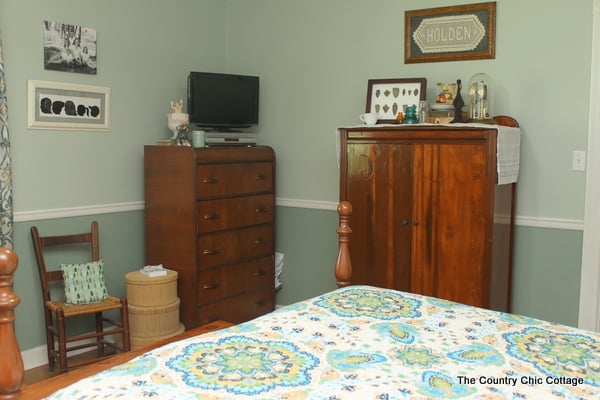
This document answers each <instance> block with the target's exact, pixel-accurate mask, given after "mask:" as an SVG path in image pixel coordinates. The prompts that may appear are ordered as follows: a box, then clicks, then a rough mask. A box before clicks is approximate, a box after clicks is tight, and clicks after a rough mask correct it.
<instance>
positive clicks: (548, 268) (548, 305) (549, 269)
mask: <svg viewBox="0 0 600 400" xmlns="http://www.w3.org/2000/svg"><path fill="white" fill-rule="evenodd" d="M582 243H583V232H582V231H573V230H561V229H547V228H530V227H517V229H516V232H515V257H514V270H513V285H512V286H513V295H512V301H513V309H512V311H513V313H515V314H522V315H527V316H530V317H535V318H540V319H545V320H549V321H553V322H559V323H562V324H566V325H571V326H577V323H578V313H579V286H580V280H581V249H582Z"/></svg>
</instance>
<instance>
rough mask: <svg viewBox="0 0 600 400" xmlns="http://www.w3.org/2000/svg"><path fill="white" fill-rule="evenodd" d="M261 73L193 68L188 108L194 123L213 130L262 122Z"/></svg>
mask: <svg viewBox="0 0 600 400" xmlns="http://www.w3.org/2000/svg"><path fill="white" fill-rule="evenodd" d="M259 86H260V85H259V78H258V77H257V76H247V75H234V74H221V73H213V72H190V74H189V76H188V85H187V108H188V109H187V111H188V114H189V118H190V124H193V125H196V126H198V127H201V128H206V129H212V130H239V129H242V128H249V127H251V126H253V125H258V92H259Z"/></svg>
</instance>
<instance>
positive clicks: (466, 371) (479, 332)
mask: <svg viewBox="0 0 600 400" xmlns="http://www.w3.org/2000/svg"><path fill="white" fill-rule="evenodd" d="M599 393H600V334H598V333H594V332H588V331H583V330H579V329H575V328H571V327H567V326H562V325H558V324H552V323H548V322H544V321H541V320H536V319H532V318H525V317H521V316H516V315H511V314H505V313H497V312H494V311H489V310H484V309H480V308H474V307H470V306H465V305H461V304H457V303H452V302H448V301H444V300H439V299H435V298H430V297H423V296H419V295H414V294H410V293H404V292H398V291H393V290H387V289H379V288H374V287H369V286H351V287H347V288H343V289H338V290H336V291H333V292H331V293H327V294H324V295H322V296H319V297H316V298H313V299H309V300H306V301H303V302H300V303H297V304H294V305H291V306H287V307H283V308H281V309H279V310H277V311H275V312H273V313H271V314H267V315H264V316H262V317H260V318H258V319H255V320H253V321H250V322H247V323H244V324H240V325H237V326H234V327H231V328H228V329H224V330H221V331H216V332H212V333H208V334H204V335H201V336H198V337H195V338H190V339H186V340H183V341H180V342H175V343H171V344H168V345H166V346H163V347H161V348H158V349H156V350H153V351H151V352H149V353H146V354H144V355H142V356H140V357H138V358H136V359H133V360H131V361H129V362H127V363H125V364H122V365H120V366H117V367H114V368H112V369H110V370H107V371H104V372H102V373H99V374H97V375H94V376H92V377H90V378H87V379H84V380H82V381H79V382H78V383H76V384H74V385H71V386H69V387H67V388H64V389H62V390H60V391H58V392H56V393H55V394H54V395H53V396H51V397H50V398H52V399H76V398H77V399H115V398H122V399H131V398H155V399H161V400H162V399H177V400H184V399H250V398H252V399H319V400H321V399H331V400H334V399H340V400H341V399H360V400H367V399H431V398H439V399H490V400H492V399H505V398H506V399H553V398H556V399H590V398H600V395H599Z"/></svg>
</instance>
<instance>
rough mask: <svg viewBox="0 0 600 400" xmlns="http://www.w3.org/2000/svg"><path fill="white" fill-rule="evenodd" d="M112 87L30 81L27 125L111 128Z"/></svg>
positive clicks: (37, 127)
mask: <svg viewBox="0 0 600 400" xmlns="http://www.w3.org/2000/svg"><path fill="white" fill-rule="evenodd" d="M109 111H110V88H107V87H99V86H88V85H75V84H70V83H60V82H45V81H32V80H30V81H27V127H28V128H32V129H54V130H81V131H107V130H109Z"/></svg>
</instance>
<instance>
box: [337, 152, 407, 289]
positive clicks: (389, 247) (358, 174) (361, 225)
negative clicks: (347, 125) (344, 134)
mask: <svg viewBox="0 0 600 400" xmlns="http://www.w3.org/2000/svg"><path fill="white" fill-rule="evenodd" d="M346 154H347V166H346V167H347V175H346V179H347V181H346V188H345V190H346V193H345V198H346V200H348V201H350V202H351V203H352V206H353V209H354V213H353V214H352V217H351V224H352V230H353V235H352V238H351V241H352V245H351V246H350V249H351V250H350V254H351V257H352V283H353V284H366V285H373V286H378V287H387V288H395V289H398V290H405V291H409V290H410V279H411V278H410V270H411V268H410V265H411V224H412V216H411V210H412V146H411V145H409V144H390V143H377V144H372V143H368V144H363V143H349V144H348V145H347V153H346Z"/></svg>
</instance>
